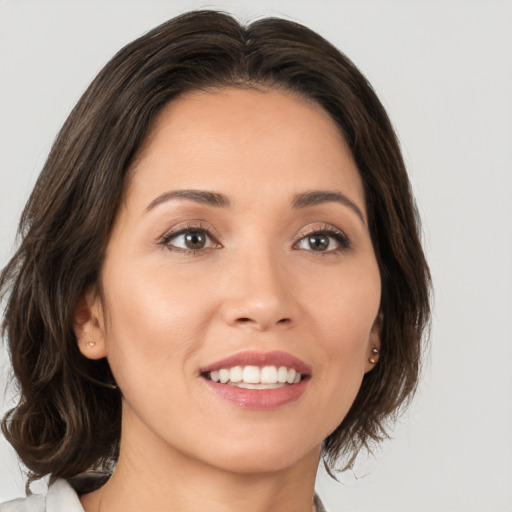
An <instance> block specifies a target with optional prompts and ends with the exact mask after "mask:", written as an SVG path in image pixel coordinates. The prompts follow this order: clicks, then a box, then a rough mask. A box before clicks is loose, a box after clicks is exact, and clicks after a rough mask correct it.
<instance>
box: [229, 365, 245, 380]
mask: <svg viewBox="0 0 512 512" xmlns="http://www.w3.org/2000/svg"><path fill="white" fill-rule="evenodd" d="M242 378H243V370H242V367H241V366H235V367H233V368H231V375H230V377H229V380H230V381H231V382H242Z"/></svg>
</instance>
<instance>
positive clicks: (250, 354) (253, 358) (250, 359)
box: [201, 350, 311, 376]
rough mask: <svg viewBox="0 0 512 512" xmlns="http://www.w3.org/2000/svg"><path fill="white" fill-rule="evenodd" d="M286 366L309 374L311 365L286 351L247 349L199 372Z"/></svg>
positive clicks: (303, 373)
mask: <svg viewBox="0 0 512 512" xmlns="http://www.w3.org/2000/svg"><path fill="white" fill-rule="evenodd" d="M249 365H251V366H259V367H263V366H277V367H279V366H286V367H287V368H293V369H294V370H295V371H297V372H299V373H300V374H302V375H308V376H310V375H311V367H310V366H309V365H308V364H306V363H305V362H304V361H301V360H300V359H298V358H297V357H295V356H292V355H291V354H288V353H286V352H281V351H278V350H274V351H272V352H257V351H255V350H249V351H245V352H239V353H238V354H233V355H232V356H229V357H226V358H225V359H221V360H219V361H215V362H214V363H212V364H209V365H207V366H205V367H204V368H201V373H207V372H213V371H216V370H220V369H222V368H232V367H233V366H249Z"/></svg>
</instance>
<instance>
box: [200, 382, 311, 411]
mask: <svg viewBox="0 0 512 512" xmlns="http://www.w3.org/2000/svg"><path fill="white" fill-rule="evenodd" d="M310 380H311V379H304V380H301V381H300V382H298V383H297V384H291V385H288V386H283V387H282V388H276V389H243V388H237V387H234V386H228V385H227V384H220V383H218V382H213V381H211V380H208V379H205V378H202V381H203V382H204V383H205V384H206V385H207V386H208V388H209V389H210V390H211V391H213V392H214V393H216V394H217V395H218V396H220V397H221V398H223V399H225V400H227V401H228V402H231V403H232V404H234V405H237V406H239V407H244V408H247V409H255V410H265V409H277V408H278V407H282V406H284V405H287V404H290V403H292V402H295V401H296V400H298V399H299V398H300V396H301V395H302V393H304V391H305V390H306V387H307V386H308V384H309V382H310Z"/></svg>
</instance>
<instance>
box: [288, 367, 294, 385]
mask: <svg viewBox="0 0 512 512" xmlns="http://www.w3.org/2000/svg"><path fill="white" fill-rule="evenodd" d="M296 373H297V372H296V371H295V370H294V369H293V368H290V369H289V370H288V376H287V377H286V382H288V384H293V383H294V381H295V374H296Z"/></svg>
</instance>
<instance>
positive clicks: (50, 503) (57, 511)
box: [0, 480, 84, 512]
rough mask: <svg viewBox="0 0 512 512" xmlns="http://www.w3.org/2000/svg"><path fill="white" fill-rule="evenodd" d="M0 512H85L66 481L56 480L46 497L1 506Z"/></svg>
mask: <svg viewBox="0 0 512 512" xmlns="http://www.w3.org/2000/svg"><path fill="white" fill-rule="evenodd" d="M0 512H84V509H83V508H82V505H81V504H80V500H79V499H78V495H77V493H76V492H75V491H74V489H73V488H72V487H71V486H70V485H69V484H68V483H67V482H66V481H65V480H56V481H55V482H54V483H53V484H52V485H50V487H49V488H48V492H47V493H46V495H42V494H32V495H30V496H28V497H27V498H18V499H16V500H12V501H8V502H6V503H2V504H1V505H0Z"/></svg>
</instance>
